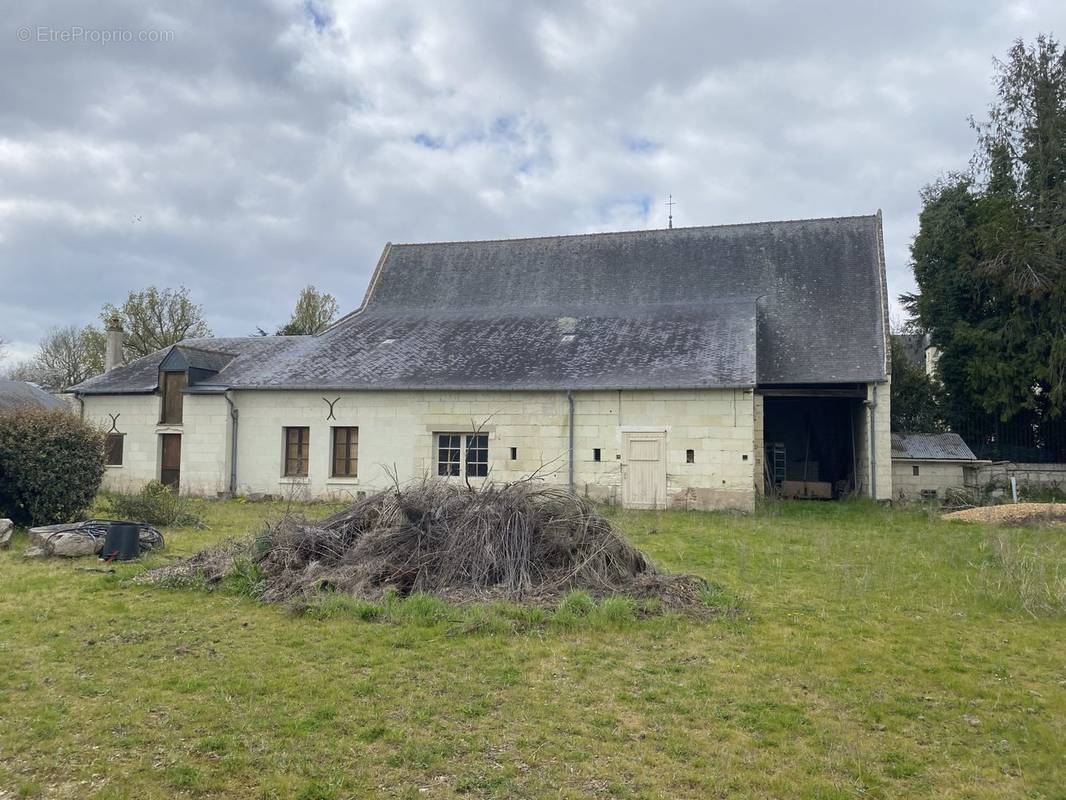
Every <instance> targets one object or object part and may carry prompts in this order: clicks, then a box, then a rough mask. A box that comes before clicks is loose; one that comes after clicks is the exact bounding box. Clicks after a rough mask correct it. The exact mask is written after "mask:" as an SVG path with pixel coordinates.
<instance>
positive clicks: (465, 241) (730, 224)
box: [390, 214, 877, 247]
mask: <svg viewBox="0 0 1066 800" xmlns="http://www.w3.org/2000/svg"><path fill="white" fill-rule="evenodd" d="M876 218H877V215H876V214H848V215H844V216H839V217H803V218H799V219H768V220H760V221H758V222H727V223H722V224H719V225H689V226H686V227H683V228H637V229H635V230H628V231H593V232H589V233H556V234H547V235H544V236H517V237H512V238H502V239H450V240H442V241H434V242H391V243H390V244H391V246H392V247H425V246H426V245H434V244H497V243H499V242H535V241H544V240H546V239H591V238H594V237H598V236H635V235H637V234H641V233H666V232H668V231H705V230H720V229H725V228H753V227H755V226H757V225H786V224H798V223H801V222H844V221H846V220H857V219H876Z"/></svg>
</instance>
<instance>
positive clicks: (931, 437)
mask: <svg viewBox="0 0 1066 800" xmlns="http://www.w3.org/2000/svg"><path fill="white" fill-rule="evenodd" d="M892 458H901V459H909V460H916V461H937V460H940V461H976V460H977V456H975V455H974V454H973V452H972V451H971V450H970V448H969V447H967V446H966V442H964V441H963V440H962V437H961V436H959V435H958V434H957V433H893V434H892Z"/></svg>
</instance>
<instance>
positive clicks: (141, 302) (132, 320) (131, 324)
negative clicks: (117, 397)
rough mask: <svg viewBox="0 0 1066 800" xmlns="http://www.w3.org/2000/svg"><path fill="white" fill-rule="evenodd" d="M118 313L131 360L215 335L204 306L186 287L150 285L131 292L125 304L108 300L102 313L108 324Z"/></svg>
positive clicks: (101, 317) (126, 348)
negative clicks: (180, 343) (191, 297)
mask: <svg viewBox="0 0 1066 800" xmlns="http://www.w3.org/2000/svg"><path fill="white" fill-rule="evenodd" d="M115 316H117V317H118V318H119V321H121V322H122V329H123V330H124V331H125V333H126V335H125V340H124V349H125V351H126V353H125V354H126V360H127V361H131V360H133V359H135V358H140V357H141V356H146V355H148V354H149V353H154V352H155V351H156V350H162V349H163V348H164V347H170V345H172V344H177V343H178V342H180V341H181V340H182V339H195V338H201V337H206V336H210V335H211V329H210V328H209V327H208V326H207V323H206V322H205V321H204V317H203V309H202V308H201V307H200V306H199V305H197V304H196V303H194V302H193V301H192V300H190V299H189V290H188V289H186V288H185V287H184V286H179V287H178V288H177V289H170V288H165V289H157V288H156V287H155V286H149V287H148V288H147V289H142V290H141V291H139V292H137V291H134V292H130V293H129V295H128V296H127V298H126V302H125V303H123V304H122V306H121V307H117V306H114V305H112V304H111V303H107V304H106V305H105V306H104V307H103V310H102V311H101V312H100V319H101V320H102V321H103V322H104V325H105V327H106V325H107V322H108V320H110V319H111V318H112V317H115Z"/></svg>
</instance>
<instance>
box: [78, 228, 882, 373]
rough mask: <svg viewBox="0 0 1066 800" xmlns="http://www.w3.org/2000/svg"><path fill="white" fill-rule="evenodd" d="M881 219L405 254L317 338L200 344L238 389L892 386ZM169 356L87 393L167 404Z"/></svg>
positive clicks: (462, 246)
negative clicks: (139, 394) (160, 394)
mask: <svg viewBox="0 0 1066 800" xmlns="http://www.w3.org/2000/svg"><path fill="white" fill-rule="evenodd" d="M886 314H887V296H886V294H885V288H884V268H883V255H882V247H881V234H880V219H879V217H877V216H866V217H846V218H837V219H822V220H800V221H793V222H767V223H755V224H750V225H726V226H715V227H701V228H675V229H672V230H657V231H631V232H625V233H604V234H586V235H578V236H553V237H544V238H537V239H512V240H503V241H482V242H449V243H436V244H401V245H387V246H386V248H385V251H384V253H383V254H382V257H381V260H380V262H379V264H378V268H377V270H376V271H375V273H374V276H373V278H372V279H371V283H370V288H369V289H368V290H367V295H366V299H365V300H364V302H363V305H362V306H361V307H360V308H359V309H358V310H357V311H355V312H353V313H352V314H349V315H348V316H346V317H344V318H342V319H341V320H340V321H339V322H337V323H336V324H335V325H333V326H332V327H331V328H329V329H328V330H327V331H325V332H323V333H321V334H319V335H317V336H297V337H256V338H249V339H198V340H189V341H186V342H182V343H181V345H180V346H181V347H185V348H195V349H202V350H209V351H213V352H218V353H227V354H234V358H233V359H232V360H231V361H230V362H228V363H226V364H224V365H223V366H222V369H220V370H219V372H218V374H217V375H215V376H213V377H212V378H211V379H210V383H211V384H213V385H218V386H228V387H230V388H235V389H255V388H263V389H269V388H277V389H281V388H322V389H346V388H351V389H356V388H358V389H449V388H451V389H519V388H521V389H600V388H620V389H621V388H634V389H635V388H702V387H752V386H755V385H756V384H763V385H767V384H792V383H857V382H868V381H878V380H884V378H885V372H886V357H885V353H886V351H885V330H886V327H885V321H886ZM165 356H166V351H161V352H160V353H158V354H153V355H152V356H148V357H147V358H146V359H141V360H140V361H138V362H135V363H134V364H132V365H130V366H128V367H124V368H121V369H118V370H114V371H113V372H111V373H108V374H107V375H103V376H99V377H97V378H94V379H92V380H90V381H87V382H86V383H84V384H82V385H81V386H78V387H75V390H76V391H79V392H84V393H111V392H126V391H152V390H154V388H155V383H156V381H157V377H156V374H155V371H156V369H157V368H158V365H159V363H160V361H161V360H162V358H163V357H165Z"/></svg>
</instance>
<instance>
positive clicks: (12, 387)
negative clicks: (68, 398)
mask: <svg viewBox="0 0 1066 800" xmlns="http://www.w3.org/2000/svg"><path fill="white" fill-rule="evenodd" d="M24 406H28V407H31V408H67V404H66V402H64V401H63V400H61V399H60V398H58V397H56V396H55V395H52V394H48V392H46V391H45V390H44V389H41V388H40V387H38V386H34V385H33V384H32V383H26V382H24V381H12V380H8V379H7V378H0V410H5V409H9V408H21V407H24Z"/></svg>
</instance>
